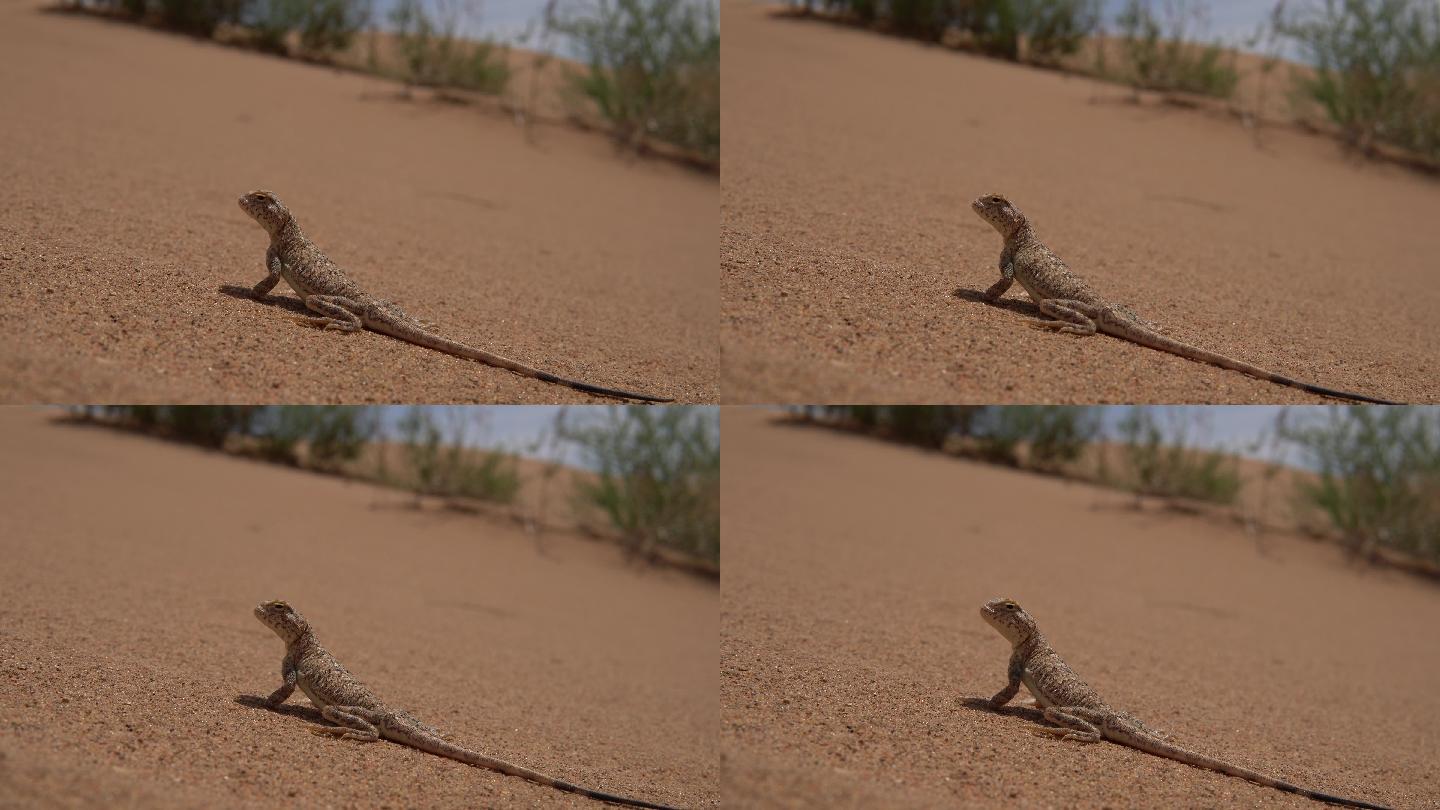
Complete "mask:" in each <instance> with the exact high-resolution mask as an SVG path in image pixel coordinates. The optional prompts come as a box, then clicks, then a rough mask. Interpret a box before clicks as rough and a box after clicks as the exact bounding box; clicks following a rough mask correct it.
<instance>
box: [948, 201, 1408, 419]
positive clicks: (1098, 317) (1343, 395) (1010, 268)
mask: <svg viewBox="0 0 1440 810" xmlns="http://www.w3.org/2000/svg"><path fill="white" fill-rule="evenodd" d="M970 206H971V208H973V209H974V210H975V213H976V214H977V215H979V217H980V218H981V219H983V220H985V221H986V222H988V223H990V226H991V227H993V228H994V229H995V230H996V231H999V232H1000V236H1001V238H1003V239H1004V240H1005V248H1004V249H1003V250H1002V251H1001V252H1000V280H999V281H997V282H995V284H994V285H992V286H991V287H990V289H988V290H986V291H985V298H986V300H989V301H994V300H996V299H998V298H999V297H1000V296H1002V295H1004V294H1005V291H1006V290H1008V289H1010V285H1011V284H1013V283H1015V282H1016V281H1018V282H1020V286H1021V287H1024V288H1025V292H1027V293H1029V294H1030V298H1031V299H1033V300H1034V301H1035V304H1036V305H1037V306H1039V307H1040V311H1041V312H1043V313H1045V314H1046V315H1047V316H1049V317H1050V318H1051V319H1053V320H1041V319H1035V320H1031V321H1030V324H1031V325H1032V326H1035V327H1036V328H1039V329H1054V330H1056V331H1058V332H1068V333H1070V334H1072V335H1082V336H1088V335H1093V334H1095V332H1096V331H1100V332H1104V333H1106V334H1107V335H1114V336H1115V337H1118V338H1123V339H1124V340H1128V341H1131V342H1132V343H1138V344H1140V345H1141V346H1147V347H1149V348H1151V349H1159V350H1160V351H1162V352H1170V353H1171V354H1177V355H1179V356H1181V357H1187V358H1189V359H1191V360H1198V361H1199V362H1202V363H1211V364H1213V365H1217V366H1220V367H1221V368H1228V369H1230V370H1232V371H1238V372H1240V373H1241V374H1248V375H1250V376H1251V377H1255V378H1257V379H1261V380H1265V381H1267V382H1273V383H1279V384H1280V385H1288V386H1291V387H1293V388H1299V389H1301V390H1304V391H1309V392H1310V393H1312V394H1322V395H1324V396H1327V397H1335V398H1337V399H1350V400H1355V401H1357V402H1374V403H1377V404H1380V405H1398V404H1399V403H1397V402H1391V401H1389V400H1385V399H1376V398H1374V397H1367V396H1365V395H1363V394H1353V393H1351V392H1349V391H1337V390H1335V389H1333V388H1325V387H1322V386H1319V385H1313V384H1311V383H1306V382H1301V381H1299V380H1294V379H1291V378H1289V377H1286V376H1283V375H1281V374H1276V373H1275V372H1273V371H1267V370H1266V369H1263V368H1260V367H1259V366H1255V365H1251V364H1250V363H1246V362H1244V361H1242V360H1236V359H1234V358H1233V357H1226V356H1225V355H1223V354H1217V353H1215V352H1211V351H1206V350H1205V349H1201V348H1199V347H1198V346H1192V345H1190V344H1188V343H1182V342H1181V341H1178V340H1172V339H1171V338H1168V337H1165V336H1164V335H1162V334H1160V333H1158V332H1156V331H1155V330H1153V329H1151V328H1149V327H1148V326H1146V325H1145V324H1144V323H1143V322H1142V321H1140V319H1139V318H1136V317H1135V315H1134V313H1131V312H1130V311H1129V310H1127V309H1125V308H1124V307H1120V306H1115V305H1113V304H1110V303H1109V302H1107V301H1106V300H1105V299H1103V298H1101V297H1100V296H1099V295H1097V294H1095V293H1094V292H1092V291H1091V289H1090V286H1089V285H1087V284H1086V283H1085V280H1084V279H1082V278H1080V277H1079V276H1076V275H1075V274H1074V273H1071V272H1070V268H1069V267H1067V266H1066V265H1065V262H1064V261H1062V260H1061V259H1060V257H1059V256H1056V255H1055V254H1054V253H1053V252H1051V250H1050V248H1048V247H1046V246H1045V243H1043V242H1041V241H1040V238H1039V237H1038V236H1036V235H1035V229H1034V227H1032V226H1031V224H1030V220H1029V219H1027V218H1026V217H1025V215H1024V214H1023V213H1021V212H1020V209H1019V208H1016V207H1015V204H1014V203H1012V202H1010V201H1009V200H1007V199H1005V198H1004V197H1003V196H1001V195H999V194H987V195H985V196H984V197H980V198H977V199H976V200H975V201H974V202H972V203H971V204H970Z"/></svg>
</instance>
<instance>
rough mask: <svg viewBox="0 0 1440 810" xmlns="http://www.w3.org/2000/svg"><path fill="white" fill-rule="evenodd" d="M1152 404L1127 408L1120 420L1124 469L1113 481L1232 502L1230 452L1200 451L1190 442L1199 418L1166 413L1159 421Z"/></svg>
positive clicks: (1235, 474) (1236, 476)
mask: <svg viewBox="0 0 1440 810" xmlns="http://www.w3.org/2000/svg"><path fill="white" fill-rule="evenodd" d="M1157 413H1159V412H1157V411H1156V410H1155V409H1152V408H1144V407H1132V408H1130V410H1129V412H1128V413H1127V414H1126V416H1125V418H1124V419H1122V420H1121V422H1120V425H1119V427H1120V436H1121V440H1122V447H1123V450H1124V454H1123V455H1124V460H1125V471H1124V473H1122V475H1123V478H1122V479H1121V480H1120V481H1119V482H1117V483H1119V484H1120V485H1121V486H1124V487H1126V488H1128V489H1130V490H1132V491H1134V492H1135V493H1137V494H1140V495H1158V496H1162V497H1179V498H1190V499H1193V500H1200V501H1209V502H1212V503H1220V504H1229V503H1233V502H1234V500H1235V496H1236V495H1237V494H1238V493H1239V491H1240V473H1239V468H1238V467H1239V465H1238V463H1237V462H1236V460H1235V458H1234V457H1233V456H1230V455H1228V454H1225V453H1223V452H1220V451H1216V450H1201V449H1199V448H1198V447H1197V446H1196V445H1195V444H1194V443H1192V441H1191V431H1192V430H1194V429H1195V428H1196V427H1197V423H1198V422H1199V421H1200V418H1199V417H1197V416H1194V415H1193V412H1173V411H1172V412H1170V413H1172V414H1174V417H1173V418H1171V419H1169V420H1166V421H1163V422H1162V420H1161V419H1160V418H1158V416H1157Z"/></svg>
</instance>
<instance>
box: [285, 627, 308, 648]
mask: <svg viewBox="0 0 1440 810" xmlns="http://www.w3.org/2000/svg"><path fill="white" fill-rule="evenodd" d="M313 646H315V631H314V630H310V629H309V628H306V630H305V632H303V633H301V634H300V637H299V638H297V639H295V640H294V641H292V642H290V643H289V644H286V645H285V651H286V652H291V653H294V652H299V651H300V650H304V649H306V648H307V647H313Z"/></svg>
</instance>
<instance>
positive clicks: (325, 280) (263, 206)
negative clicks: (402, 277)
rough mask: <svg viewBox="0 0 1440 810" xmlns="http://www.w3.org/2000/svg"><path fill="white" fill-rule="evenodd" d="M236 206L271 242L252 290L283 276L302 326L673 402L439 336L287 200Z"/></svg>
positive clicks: (246, 200)
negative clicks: (370, 283)
mask: <svg viewBox="0 0 1440 810" xmlns="http://www.w3.org/2000/svg"><path fill="white" fill-rule="evenodd" d="M240 208H241V209H242V210H243V211H244V212H245V213H246V214H249V215H250V217H251V218H252V219H254V220H255V221H256V222H257V223H259V225H260V227H262V228H264V229H265V231H266V233H268V234H269V235H270V247H269V248H267V249H266V251H265V274H266V275H265V278H263V279H261V280H260V281H259V283H257V284H256V285H255V286H254V287H252V288H251V292H252V294H253V295H254V296H255V297H256V298H259V299H261V300H264V298H265V296H267V295H269V294H270V291H271V290H273V289H274V288H275V285H277V284H279V283H280V282H281V281H282V280H284V281H285V282H286V283H287V284H289V285H290V287H291V289H293V290H295V292H296V293H298V294H299V295H300V298H301V300H302V301H304V302H305V306H306V307H307V308H308V309H310V310H311V311H312V312H315V313H318V317H313V316H303V315H302V316H296V318H295V319H296V320H297V321H299V322H300V323H302V324H304V325H306V326H313V327H316V328H319V329H324V330H327V331H328V330H331V329H334V330H338V331H340V332H345V333H351V332H358V331H360V330H361V329H371V330H373V331H376V332H380V333H381V334H385V335H389V336H391V337H393V338H398V339H400V340H403V341H406V342H409V343H413V344H415V345H416V346H423V347H425V348H427V349H434V350H436V351H439V352H445V353H446V354H452V355H455V356H456V357H463V358H465V359H467V360H478V361H480V362H481V363H485V364H487V365H491V366H496V367H498V368H503V369H508V370H510V371H513V372H515V373H516V374H519V375H520V376H522V377H533V378H535V379H537V380H541V381H543V382H547V383H555V384H558V385H564V386H568V387H570V388H574V389H575V390H577V391H584V392H586V393H589V394H598V395H600V396H606V397H615V398H617V399H636V400H640V401H642V402H673V401H674V400H673V399H671V398H669V397H658V396H651V395H649V394H636V393H633V392H630V391H622V390H619V389H615V388H604V387H601V386H598V385H591V384H590V383H586V382H580V381H579V380H571V379H568V378H565V377H561V376H559V375H556V374H551V373H549V372H547V371H541V370H539V369H536V368H532V367H530V366H527V365H525V364H524V363H520V362H517V361H515V360H511V359H509V358H507V357H501V356H500V355H498V354H492V353H490V352H487V351H483V350H481V349H476V348H474V347H472V346H467V345H465V344H463V343H459V342H457V341H453V340H449V339H447V338H443V337H441V336H439V335H437V334H435V333H433V332H431V331H430V330H428V329H426V328H425V327H424V326H423V325H422V324H421V323H420V322H419V321H416V320H415V319H413V318H411V317H409V316H408V315H406V314H405V313H404V312H402V311H401V310H400V308H399V307H398V306H396V305H395V304H393V303H391V302H389V301H381V300H379V299H376V298H373V297H371V296H370V295H369V294H368V293H366V292H365V291H364V290H362V289H361V288H360V286H359V285H358V284H356V283H355V282H353V281H351V280H350V278H349V277H348V276H346V275H345V272H344V271H343V270H341V269H340V266H339V265H337V264H336V263H335V262H333V261H331V259H330V257H329V256H326V255H325V253H324V252H323V251H321V250H320V248H318V247H316V246H315V243H314V242H311V241H310V238H309V237H308V236H306V235H305V232H304V231H303V230H301V229H300V224H299V223H298V222H297V221H296V220H295V216H294V215H293V214H292V213H291V212H290V209H289V208H287V207H285V203H283V202H281V201H280V198H279V197H277V196H275V194H274V192H271V191H265V190H263V189H262V190H259V191H252V192H250V193H249V194H246V195H244V196H242V197H241V198H240Z"/></svg>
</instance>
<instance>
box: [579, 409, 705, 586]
mask: <svg viewBox="0 0 1440 810" xmlns="http://www.w3.org/2000/svg"><path fill="white" fill-rule="evenodd" d="M595 410H596V409H594V408H586V409H584V411H585V412H586V414H587V416H588V417H589V418H582V419H581V420H580V421H575V420H574V419H569V420H557V423H556V428H555V429H556V432H557V433H558V434H559V435H560V436H561V437H562V438H563V439H564V440H566V441H568V442H570V443H572V444H573V445H575V446H576V447H577V448H578V450H579V453H580V456H581V459H582V463H583V465H584V466H585V467H586V468H588V469H590V470H593V471H594V472H595V475H594V477H593V479H591V478H586V477H578V478H577V479H576V484H575V486H576V496H577V498H578V499H579V500H580V502H581V503H583V504H587V505H589V506H590V507H593V508H595V509H598V510H600V512H602V513H603V514H604V515H605V516H606V518H607V519H608V521H609V523H610V525H611V526H612V527H613V528H614V529H615V530H616V531H618V532H619V534H620V536H621V538H622V540H623V542H624V543H625V544H626V546H627V547H628V548H629V549H630V550H631V551H633V552H635V553H637V554H641V555H649V554H651V553H652V552H654V551H655V550H656V549H658V548H669V549H673V550H676V551H679V552H682V553H684V554H687V555H690V556H693V557H698V558H701V559H705V560H710V561H714V562H718V561H719V559H720V420H719V414H718V412H717V411H716V409H714V408H705V407H686V406H675V407H669V408H648V407H644V406H615V407H610V408H607V409H606V410H605V412H604V413H603V415H602V414H595Z"/></svg>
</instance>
